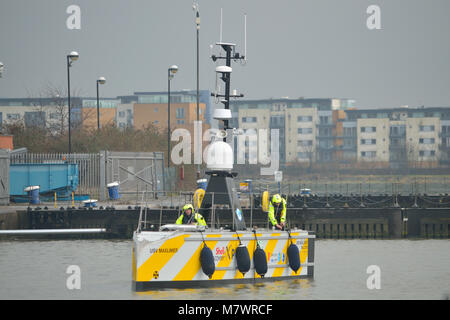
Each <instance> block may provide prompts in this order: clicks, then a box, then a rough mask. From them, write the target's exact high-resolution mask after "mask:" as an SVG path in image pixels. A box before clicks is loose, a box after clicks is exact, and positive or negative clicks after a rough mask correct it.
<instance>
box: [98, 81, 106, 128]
mask: <svg viewBox="0 0 450 320" xmlns="http://www.w3.org/2000/svg"><path fill="white" fill-rule="evenodd" d="M105 83H106V79H105V77H100V78H98V79H97V129H98V130H100V102H99V98H98V85H99V84H105Z"/></svg>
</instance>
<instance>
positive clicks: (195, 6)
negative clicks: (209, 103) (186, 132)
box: [192, 2, 200, 178]
mask: <svg viewBox="0 0 450 320" xmlns="http://www.w3.org/2000/svg"><path fill="white" fill-rule="evenodd" d="M192 9H193V10H194V11H195V24H196V29H197V122H198V121H200V89H199V81H200V80H199V32H200V12H199V8H198V3H196V2H194V4H193V5H192ZM197 178H200V164H198V165H197Z"/></svg>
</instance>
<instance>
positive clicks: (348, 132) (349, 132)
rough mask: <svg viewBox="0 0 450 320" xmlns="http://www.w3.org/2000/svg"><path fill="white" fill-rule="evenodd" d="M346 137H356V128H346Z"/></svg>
mask: <svg viewBox="0 0 450 320" xmlns="http://www.w3.org/2000/svg"><path fill="white" fill-rule="evenodd" d="M344 136H351V137H352V136H356V128H355V127H351V128H344Z"/></svg>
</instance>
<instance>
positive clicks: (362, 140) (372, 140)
mask: <svg viewBox="0 0 450 320" xmlns="http://www.w3.org/2000/svg"><path fill="white" fill-rule="evenodd" d="M361 144H377V139H361Z"/></svg>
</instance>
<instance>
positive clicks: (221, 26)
mask: <svg viewBox="0 0 450 320" xmlns="http://www.w3.org/2000/svg"><path fill="white" fill-rule="evenodd" d="M220 42H222V8H220Z"/></svg>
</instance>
